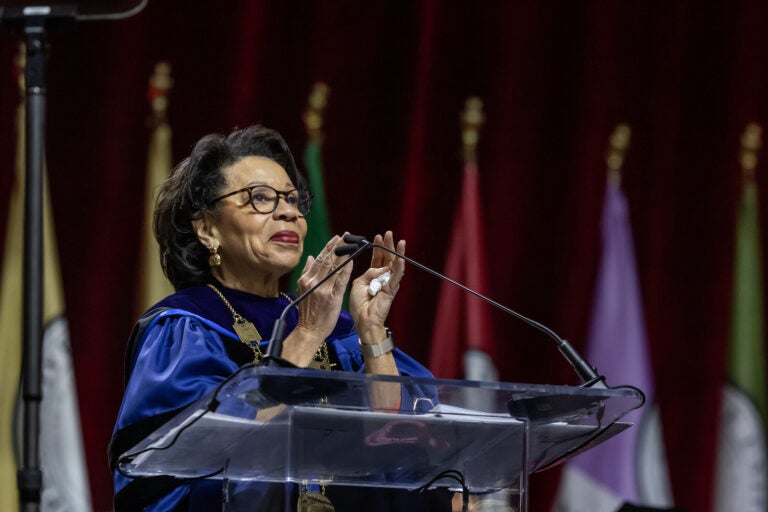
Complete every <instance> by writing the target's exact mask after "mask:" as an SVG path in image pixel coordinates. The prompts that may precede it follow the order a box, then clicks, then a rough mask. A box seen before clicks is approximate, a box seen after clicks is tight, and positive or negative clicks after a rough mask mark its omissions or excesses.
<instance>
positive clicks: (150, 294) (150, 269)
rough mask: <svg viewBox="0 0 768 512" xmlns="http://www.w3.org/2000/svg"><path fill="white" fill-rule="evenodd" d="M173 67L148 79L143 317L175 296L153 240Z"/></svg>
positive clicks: (162, 67) (165, 166)
mask: <svg viewBox="0 0 768 512" xmlns="http://www.w3.org/2000/svg"><path fill="white" fill-rule="evenodd" d="M170 73H171V68H170V66H169V65H168V64H167V63H165V62H160V63H158V64H157V65H156V66H155V72H154V74H153V75H152V77H151V78H150V79H149V91H148V99H149V102H150V106H151V107H152V119H151V122H152V134H151V135H150V139H149V151H148V155H147V177H146V181H145V186H144V222H143V230H142V231H143V235H142V243H141V253H140V256H139V258H140V266H139V269H140V273H139V291H138V301H137V302H138V304H137V310H138V311H137V312H138V314H141V313H142V312H144V311H145V310H146V309H147V308H148V307H150V306H152V305H153V304H155V303H156V302H157V301H159V300H160V299H162V298H163V297H166V296H168V295H170V294H172V293H173V286H172V285H171V283H170V281H168V279H167V278H166V277H165V275H164V274H163V268H162V266H161V265H160V247H159V246H158V244H157V240H156V239H155V237H154V231H153V229H152V219H153V217H154V212H155V199H156V192H157V189H158V188H159V187H160V185H162V183H163V182H164V181H165V180H166V179H167V178H168V174H169V173H170V172H171V165H172V161H173V156H172V148H171V135H172V132H171V127H170V125H169V124H168V121H167V118H166V111H167V108H168V97H167V93H168V90H169V89H170V88H171V87H172V85H173V81H172V79H171V74H170Z"/></svg>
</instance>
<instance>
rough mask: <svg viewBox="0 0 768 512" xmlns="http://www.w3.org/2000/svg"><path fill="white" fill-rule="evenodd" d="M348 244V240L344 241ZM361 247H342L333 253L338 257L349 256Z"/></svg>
mask: <svg viewBox="0 0 768 512" xmlns="http://www.w3.org/2000/svg"><path fill="white" fill-rule="evenodd" d="M344 241H345V242H346V240H344ZM358 248H359V247H358V246H357V245H351V244H350V245H342V246H341V247H337V248H335V249H334V250H333V252H334V253H335V254H336V256H346V255H347V254H352V253H353V252H355V251H356V250H357V249H358Z"/></svg>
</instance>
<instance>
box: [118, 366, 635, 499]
mask: <svg viewBox="0 0 768 512" xmlns="http://www.w3.org/2000/svg"><path fill="white" fill-rule="evenodd" d="M393 386H395V387H399V389H400V392H401V397H402V398H401V403H400V404H399V408H397V409H394V408H389V409H387V408H380V407H377V404H376V403H375V397H376V393H377V391H380V390H383V389H384V388H386V387H390V389H391V388H392V387H393ZM642 403H643V396H642V394H641V393H640V392H639V391H638V390H636V389H634V388H622V389H590V388H579V387H568V386H548V385H531V384H513V383H498V382H477V381H463V380H441V379H428V378H414V377H392V376H382V375H366V374H356V373H347V372H326V371H320V370H314V369H285V368H274V367H261V366H249V367H243V368H242V369H241V370H239V371H238V372H237V373H236V374H235V375H233V376H232V377H231V378H230V379H229V380H227V381H226V382H225V383H223V384H222V385H221V386H220V387H219V388H218V389H217V390H216V391H214V392H213V393H212V394H210V395H209V396H206V397H204V398H203V399H201V400H199V401H198V402H195V403H193V404H192V405H190V406H189V407H188V408H186V409H185V410H184V411H182V412H181V413H180V414H179V415H178V416H176V417H175V418H174V419H173V420H171V421H170V422H168V423H167V424H165V425H164V426H163V427H161V428H160V429H158V430H157V431H155V432H154V433H153V434H151V435H150V436H148V437H147V438H146V439H145V440H144V441H142V442H141V443H139V444H138V445H136V446H135V447H134V448H132V449H131V450H129V451H128V452H126V453H125V454H123V455H122V456H121V457H120V460H119V463H118V464H119V468H120V471H121V472H123V473H124V474H126V475H128V476H131V477H144V476H158V475H170V476H175V477H178V478H201V477H208V478H215V479H221V480H222V481H223V482H273V483H279V482H295V483H300V484H309V485H312V484H322V485H327V486H331V485H347V486H370V487H390V488H401V489H411V490H415V489H419V488H421V487H423V486H425V485H427V484H430V482H431V481H432V480H433V479H434V478H435V477H436V476H437V475H439V474H440V473H441V472H443V471H445V470H456V471H459V472H460V473H461V474H463V477H464V480H465V485H466V487H467V488H468V489H469V491H470V492H491V491H498V490H504V491H507V492H508V493H510V494H511V495H512V496H513V498H512V505H513V507H515V508H517V510H519V511H520V512H524V511H526V510H527V503H528V476H529V475H530V474H531V473H533V472H535V471H539V470H542V469H545V468H547V467H550V466H552V465H554V464H557V463H559V462H561V461H563V460H565V459H566V458H568V457H569V456H571V455H573V454H575V453H578V452H580V451H583V450H585V449H588V448H589V447H591V446H593V445H595V444H597V443H599V442H602V441H603V440H605V439H607V438H609V437H611V436H612V435H615V434H616V433H618V432H620V431H621V430H624V429H625V428H627V427H628V426H629V424H627V423H620V422H618V420H619V419H620V418H621V417H622V416H623V415H624V414H626V413H627V412H628V411H630V410H632V409H635V408H637V407H639V406H641V405H642ZM257 414H258V416H257ZM263 418H267V419H264V420H263V421H262V419H263ZM431 486H432V487H450V488H453V489H456V490H461V489H460V488H458V487H457V483H456V481H455V480H449V479H440V480H437V481H434V482H433V483H432V484H431ZM229 510H243V509H242V508H238V507H233V508H231V509H229Z"/></svg>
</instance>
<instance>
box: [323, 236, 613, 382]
mask: <svg viewBox="0 0 768 512" xmlns="http://www.w3.org/2000/svg"><path fill="white" fill-rule="evenodd" d="M344 241H345V242H347V243H348V244H351V245H348V246H342V247H340V248H339V249H337V250H345V251H346V250H349V249H348V248H350V247H355V246H358V245H359V246H360V247H361V248H362V247H375V248H377V249H381V250H383V251H386V252H388V253H390V254H393V255H395V256H397V257H398V258H402V259H403V260H405V261H407V262H408V263H410V264H411V265H413V266H415V267H418V268H420V269H421V270H423V271H425V272H427V273H428V274H431V275H433V276H435V277H437V278H439V279H442V280H444V281H447V282H449V283H451V284H452V285H454V286H457V287H459V288H461V289H462V290H464V291H465V292H467V293H470V294H472V295H474V296H475V297H478V298H479V299H482V300H484V301H485V302H487V303H488V304H490V305H491V306H493V307H495V308H496V309H499V310H501V311H503V312H505V313H507V314H508V315H511V316H513V317H515V318H517V319H519V320H522V321H523V322H525V323H526V324H528V325H530V326H531V327H534V328H536V329H538V330H540V331H541V332H543V333H544V334H546V335H547V336H549V337H550V338H552V339H553V340H555V343H557V348H558V350H559V351H560V353H561V354H563V356H564V357H565V358H566V359H567V360H568V362H569V363H570V364H571V366H572V367H573V369H574V370H575V371H576V374H577V375H578V376H579V378H580V379H581V381H582V385H583V386H585V387H593V388H604V387H606V385H605V382H604V381H605V377H603V376H602V375H600V374H598V373H597V370H596V369H595V368H594V367H593V366H591V365H590V364H589V363H588V362H587V360H586V359H584V358H583V357H581V355H579V353H578V352H577V351H576V349H575V348H573V346H572V345H571V344H570V343H568V341H567V340H565V339H563V338H561V337H560V336H558V335H557V333H556V332H555V331H553V330H552V329H550V328H549V327H547V326H546V325H543V324H540V323H539V322H537V321H535V320H532V319H530V318H528V317H527V316H524V315H521V314H520V313H518V312H517V311H514V310H512V309H510V308H508V307H507V306H504V305H503V304H500V303H498V302H496V301H495V300H493V299H491V298H489V297H486V296H485V295H483V294H482V293H479V292H477V291H475V290H473V289H472V288H469V287H467V286H465V285H463V284H461V283H459V282H458V281H455V280H453V279H451V278H450V277H447V276H444V275H443V274H441V273H439V272H437V271H435V270H432V269H431V268H429V267H427V266H425V265H422V264H421V263H419V262H418V261H416V260H414V259H413V258H409V257H408V256H406V255H404V254H400V253H399V252H397V251H395V250H393V249H390V248H389V247H386V246H383V245H379V244H374V243H372V242H369V241H368V240H366V239H365V238H364V237H361V236H355V235H345V236H344Z"/></svg>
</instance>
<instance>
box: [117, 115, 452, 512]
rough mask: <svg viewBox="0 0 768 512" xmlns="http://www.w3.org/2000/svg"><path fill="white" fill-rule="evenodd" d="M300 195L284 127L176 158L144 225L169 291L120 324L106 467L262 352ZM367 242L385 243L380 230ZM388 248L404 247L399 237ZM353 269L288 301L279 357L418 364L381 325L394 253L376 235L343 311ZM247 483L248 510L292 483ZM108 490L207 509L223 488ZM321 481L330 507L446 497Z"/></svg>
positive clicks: (304, 282)
mask: <svg viewBox="0 0 768 512" xmlns="http://www.w3.org/2000/svg"><path fill="white" fill-rule="evenodd" d="M310 203H311V195H310V194H309V193H308V192H307V190H306V184H305V181H304V178H303V177H302V176H301V174H300V173H299V172H298V170H297V168H296V165H295V163H294V160H293V157H292V156H291V153H290V150H289V149H288V147H287V145H286V143H285V141H284V140H283V139H282V137H281V136H280V135H279V134H278V133H277V132H275V131H273V130H270V129H267V128H264V127H261V126H252V127H250V128H246V129H243V130H238V131H235V132H233V133H231V134H229V135H228V136H226V137H224V136H220V135H209V136H206V137H204V138H203V139H201V140H200V141H199V142H198V143H197V144H196V145H195V147H194V149H193V150H192V153H191V155H190V156H189V158H187V159H186V160H184V161H183V162H182V163H181V164H180V165H179V166H178V167H177V168H176V169H175V170H174V171H173V173H172V174H171V176H170V177H169V179H168V180H167V181H166V183H165V184H164V186H163V188H162V190H161V192H160V195H159V197H158V202H157V208H156V212H155V222H154V230H155V236H156V238H157V240H158V242H159V244H160V250H161V260H162V265H163V269H164V271H165V274H166V276H167V277H168V278H169V280H170V281H171V283H172V284H173V285H174V287H175V288H176V290H177V292H176V293H175V294H173V295H171V296H169V297H167V298H165V299H163V300H162V301H160V302H159V303H158V304H156V305H155V306H153V307H152V308H150V309H149V310H148V311H147V312H146V313H145V314H144V315H143V316H142V317H141V319H139V321H138V323H137V325H136V327H135V329H134V332H133V333H132V335H131V339H130V341H129V347H128V353H127V357H126V378H127V385H126V391H125V396H124V399H123V403H122V406H121V409H120V413H119V416H118V419H117V424H116V426H115V434H114V437H113V439H112V443H111V444H110V458H111V461H112V464H113V470H114V461H115V458H116V457H117V456H119V455H120V454H122V453H123V452H125V451H126V450H127V449H129V448H131V447H132V446H133V445H134V444H135V443H137V442H138V441H140V440H141V439H143V438H144V437H146V436H147V435H148V434H150V433H151V432H153V431H154V430H155V429H156V428H158V427H159V426H160V425H162V424H163V423H165V422H166V421H168V420H169V419H170V418H172V417H173V416H174V415H175V414H176V413H178V412H179V411H180V410H181V409H182V408H184V407H185V406H186V405H188V404H190V403H192V402H193V401H195V400H197V399H199V398H201V397H202V396H204V395H205V394H207V393H208V392H210V391H211V390H213V389H214V388H215V387H216V386H217V385H218V384H220V383H221V382H222V381H223V380H224V379H226V378H227V377H228V376H230V375H231V374H232V373H233V372H235V371H236V370H237V369H238V367H240V366H242V365H243V364H246V363H252V362H254V361H258V360H259V358H260V356H261V353H262V350H263V348H264V340H263V339H262V338H263V337H267V336H269V334H270V333H271V330H272V325H273V324H274V321H275V320H276V319H277V317H278V316H279V315H280V313H281V312H282V310H283V309H284V308H285V306H286V305H287V304H288V303H289V301H290V297H288V296H286V295H285V294H283V293H281V292H280V280H281V278H282V277H283V276H285V275H286V274H288V273H290V272H291V271H292V270H293V269H294V268H295V267H296V266H297V265H298V263H299V260H300V257H301V255H302V249H303V246H302V244H303V240H304V237H305V235H306V232H307V222H306V219H305V215H306V214H307V212H308V211H309V207H310ZM374 242H375V243H378V244H382V245H385V246H387V247H389V248H391V249H394V248H395V243H394V238H393V236H392V233H391V232H389V231H388V232H386V233H385V234H384V235H383V236H381V235H376V237H375V238H374ZM343 244H344V242H343V241H342V240H341V238H340V237H338V236H334V237H333V238H332V239H331V240H330V241H329V242H328V243H327V244H326V246H325V248H324V249H323V250H322V251H321V252H320V254H318V255H317V256H316V257H313V256H309V257H308V258H307V262H306V265H305V266H304V269H303V271H302V274H301V277H300V278H299V281H298V291H299V292H300V293H301V292H302V291H304V290H307V289H309V288H310V287H312V286H313V285H315V284H317V283H318V282H319V281H320V280H321V279H323V278H324V277H325V276H327V275H328V274H329V273H330V272H331V271H332V269H334V268H335V267H336V266H338V265H339V264H340V263H341V262H342V261H344V259H346V256H336V255H335V253H334V249H335V248H337V247H339V246H340V245H343ZM397 250H398V251H399V252H401V253H402V252H404V251H405V241H402V240H401V241H399V242H398V243H397ZM351 272H352V265H347V266H346V267H345V268H343V269H342V270H340V271H339V272H337V273H336V274H335V275H334V276H333V277H331V278H330V279H329V280H328V281H327V282H325V283H324V284H323V285H322V286H320V287H319V288H318V289H317V290H315V291H314V292H313V293H312V294H310V295H309V296H308V297H307V298H306V300H304V301H303V302H301V303H300V304H299V306H298V308H294V309H293V310H291V312H290V315H289V317H288V331H287V332H288V335H287V337H286V338H285V340H284V343H283V349H282V354H281V355H282V357H283V358H284V359H286V360H288V361H290V362H291V363H293V364H295V365H296V366H300V367H307V366H313V367H317V368H324V369H330V368H331V367H334V368H335V369H340V370H344V371H365V372H368V373H377V374H385V375H414V376H429V375H430V374H429V372H428V371H427V370H426V369H425V368H424V367H423V366H421V365H420V364H419V363H417V362H416V361H414V360H413V359H411V358H410V357H408V356H407V355H406V354H404V353H403V352H401V351H399V350H397V349H394V350H393V348H392V340H391V337H390V334H389V331H388V330H387V329H386V328H385V321H386V319H387V315H388V313H389V308H390V306H391V304H392V300H393V299H394V297H395V295H396V293H397V290H398V288H399V285H400V280H401V279H402V277H403V273H404V262H403V260H402V259H399V258H395V257H393V256H392V255H391V254H389V253H387V252H386V251H382V250H379V249H374V251H373V255H372V259H371V266H370V268H369V269H368V270H367V271H366V272H365V273H363V274H362V275H361V276H360V277H359V278H358V279H356V280H355V281H354V282H353V283H352V287H351V291H350V309H351V315H350V314H349V313H346V312H342V311H341V304H342V298H343V295H344V292H345V290H346V288H347V285H348V282H349V279H350V274H351ZM385 272H390V274H391V277H390V279H389V281H388V282H387V283H386V284H385V285H384V286H383V287H382V289H381V291H380V292H379V293H377V294H375V295H373V294H371V293H369V292H368V287H369V285H370V283H371V281H372V280H373V279H375V278H377V277H378V276H381V275H382V274H384V273H385ZM358 340H359V341H358ZM361 347H362V349H361ZM374 348H375V349H377V350H374ZM382 352H383V354H382ZM389 390H390V392H389V393H388V394H387V393H385V394H384V395H382V396H378V397H377V400H378V402H379V403H378V405H379V406H382V407H398V406H400V405H406V406H408V405H410V404H403V403H402V402H403V400H406V401H409V402H410V401H412V397H408V396H405V393H404V392H401V391H402V390H400V389H399V387H394V388H393V387H389ZM245 487H246V488H247V487H248V486H245ZM250 487H251V488H250V489H246V490H245V491H244V493H248V494H247V495H248V496H249V498H248V499H249V500H250V503H253V507H252V509H253V510H283V509H290V508H293V506H290V507H287V506H285V504H286V503H294V504H295V503H296V498H297V497H298V496H299V492H298V491H297V490H296V489H295V488H294V486H290V485H286V486H284V485H265V484H261V485H251V486H250ZM115 491H116V496H115V509H116V510H141V509H146V510H152V511H156V510H157V511H160V510H163V511H164V510H211V509H220V507H221V505H220V504H221V500H222V497H221V493H222V491H221V482H220V481H218V482H217V481H214V480H210V481H209V480H201V481H195V482H184V481H180V480H176V479H172V478H168V477H159V478H151V479H136V480H130V479H128V478H126V477H124V476H122V475H120V474H118V473H117V472H115ZM328 494H329V498H330V499H331V501H333V502H334V506H335V507H336V510H345V509H350V510H357V509H361V510H362V509H366V510H390V509H391V510H405V509H410V510H430V509H431V508H432V507H436V508H434V509H435V510H443V509H445V510H449V509H450V504H449V502H448V501H446V498H447V499H449V497H448V496H447V495H445V494H442V493H438V494H437V495H436V494H435V493H431V496H428V497H423V496H419V495H417V494H416V493H408V492H404V491H380V490H376V489H351V488H346V489H345V488H334V487H329V491H328ZM427 494H428V495H429V494H430V493H427ZM322 500H325V498H322Z"/></svg>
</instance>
